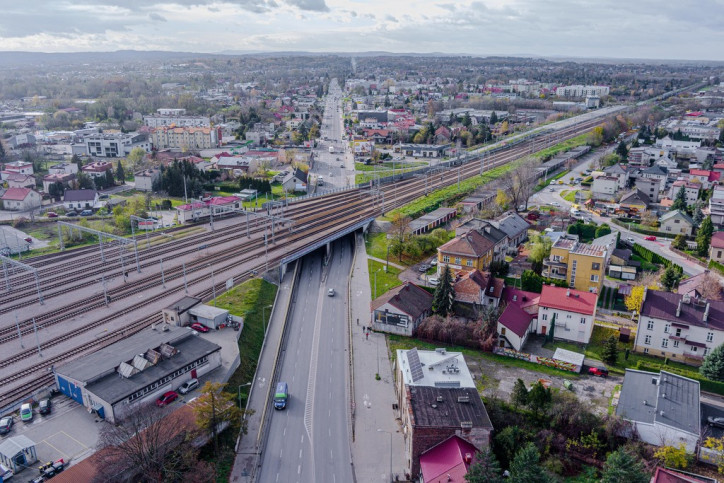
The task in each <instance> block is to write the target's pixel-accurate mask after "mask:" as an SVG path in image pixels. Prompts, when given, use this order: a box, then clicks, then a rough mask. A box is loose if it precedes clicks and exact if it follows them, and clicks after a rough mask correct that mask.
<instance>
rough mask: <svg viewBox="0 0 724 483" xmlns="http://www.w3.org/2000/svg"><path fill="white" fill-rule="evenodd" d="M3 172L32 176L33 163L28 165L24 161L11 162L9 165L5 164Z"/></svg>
mask: <svg viewBox="0 0 724 483" xmlns="http://www.w3.org/2000/svg"><path fill="white" fill-rule="evenodd" d="M3 171H7V172H9V173H19V174H34V171H33V163H28V162H25V161H12V162H10V163H5V166H3ZM3 179H5V178H3Z"/></svg>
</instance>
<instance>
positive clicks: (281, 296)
mask: <svg viewBox="0 0 724 483" xmlns="http://www.w3.org/2000/svg"><path fill="white" fill-rule="evenodd" d="M293 278H294V267H293V266H292V267H290V269H289V270H288V271H287V273H286V274H285V275H284V279H283V280H282V283H281V284H280V285H279V290H278V292H277V298H276V300H275V303H274V308H273V309H272V313H271V315H270V317H269V326H268V327H267V334H266V339H265V340H264V345H263V346H262V348H261V354H260V357H259V365H258V366H257V369H256V378H255V379H254V381H253V384H252V387H251V391H250V393H249V400H248V402H247V409H249V410H252V411H253V412H254V414H252V415H250V416H247V418H246V420H247V424H248V426H247V434H245V435H242V436H241V440H239V441H237V448H236V458H235V459H234V467H233V468H232V470H231V475H230V476H229V481H232V482H236V481H238V482H251V481H252V478H251V475H252V470H253V469H254V468H255V467H256V466H257V465H258V464H259V463H260V461H259V442H260V441H259V438H260V436H261V433H260V430H261V420H262V418H263V417H264V410H265V408H266V409H268V408H267V407H266V406H267V400H266V398H267V395H268V394H269V381H270V379H271V377H272V371H273V370H274V361H275V360H276V357H277V352H278V350H279V343H280V342H281V336H282V326H283V325H284V318H285V316H286V313H287V307H288V306H289V302H290V298H291V292H292V279H293Z"/></svg>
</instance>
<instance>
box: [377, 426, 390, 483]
mask: <svg viewBox="0 0 724 483" xmlns="http://www.w3.org/2000/svg"><path fill="white" fill-rule="evenodd" d="M377 432H378V433H387V435H388V436H389V437H390V478H389V481H392V433H390V432H389V431H385V430H384V429H379V428H377Z"/></svg>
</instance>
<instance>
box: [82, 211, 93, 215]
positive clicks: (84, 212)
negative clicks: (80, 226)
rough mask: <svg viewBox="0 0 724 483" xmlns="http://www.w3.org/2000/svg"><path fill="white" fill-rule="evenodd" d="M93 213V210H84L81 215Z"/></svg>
mask: <svg viewBox="0 0 724 483" xmlns="http://www.w3.org/2000/svg"><path fill="white" fill-rule="evenodd" d="M92 214H93V210H83V211H81V212H80V216H91V215H92Z"/></svg>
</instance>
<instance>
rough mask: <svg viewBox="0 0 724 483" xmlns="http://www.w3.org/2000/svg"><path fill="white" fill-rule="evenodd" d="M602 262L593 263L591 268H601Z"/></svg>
mask: <svg viewBox="0 0 724 483" xmlns="http://www.w3.org/2000/svg"><path fill="white" fill-rule="evenodd" d="M600 269H601V264H600V263H592V264H591V270H600Z"/></svg>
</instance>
